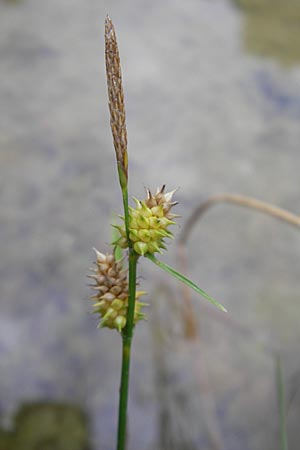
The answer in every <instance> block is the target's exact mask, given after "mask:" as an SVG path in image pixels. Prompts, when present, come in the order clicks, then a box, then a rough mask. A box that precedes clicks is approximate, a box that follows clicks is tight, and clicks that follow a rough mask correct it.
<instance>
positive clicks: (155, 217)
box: [113, 185, 179, 256]
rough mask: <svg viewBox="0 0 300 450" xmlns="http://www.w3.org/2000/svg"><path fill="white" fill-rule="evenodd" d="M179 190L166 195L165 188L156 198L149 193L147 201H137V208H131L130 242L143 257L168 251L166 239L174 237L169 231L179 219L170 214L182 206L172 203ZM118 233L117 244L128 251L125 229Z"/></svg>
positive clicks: (157, 192)
mask: <svg viewBox="0 0 300 450" xmlns="http://www.w3.org/2000/svg"><path fill="white" fill-rule="evenodd" d="M176 190H177V189H174V190H173V191H170V192H166V193H165V185H163V186H162V187H160V188H158V189H157V191H156V194H154V195H153V194H152V192H151V191H150V189H146V192H147V198H146V199H145V200H143V201H140V200H138V199H136V198H134V201H135V204H136V207H135V208H129V238H130V240H131V241H132V243H133V248H134V250H135V251H136V253H138V254H139V255H141V256H144V255H145V254H146V253H156V252H159V253H161V252H162V250H161V249H165V248H166V247H165V245H164V239H165V238H172V237H173V235H172V233H171V232H170V231H169V230H168V227H169V226H170V225H174V224H175V222H174V221H173V220H172V219H175V218H176V217H179V216H178V215H177V214H172V213H171V212H170V211H171V208H172V207H173V206H175V205H177V203H178V202H174V201H172V198H173V195H174V193H175V192H176ZM118 230H119V232H120V237H119V238H118V239H117V240H116V241H115V242H113V244H114V245H118V246H120V247H122V248H126V247H127V245H128V244H127V241H126V239H125V237H124V235H125V227H124V226H122V227H118Z"/></svg>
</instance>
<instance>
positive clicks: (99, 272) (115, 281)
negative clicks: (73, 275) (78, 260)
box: [88, 249, 146, 332]
mask: <svg viewBox="0 0 300 450" xmlns="http://www.w3.org/2000/svg"><path fill="white" fill-rule="evenodd" d="M94 250H95V252H96V268H95V269H91V270H92V273H91V274H89V275H88V277H89V278H91V279H92V280H94V281H95V284H93V285H92V286H91V288H92V289H93V290H95V292H96V293H95V294H94V295H93V296H92V297H91V298H92V299H93V300H94V305H93V307H94V312H95V313H98V314H99V315H100V318H101V321H100V323H99V325H98V326H99V327H107V328H112V329H113V328H115V329H116V330H118V331H119V332H121V331H122V329H123V328H124V327H125V325H126V314H127V307H128V281H127V269H123V268H122V261H118V262H117V261H116V259H115V256H114V255H113V254H106V255H104V254H103V253H100V252H99V251H98V250H96V249H94ZM144 294H145V292H142V291H137V292H136V302H135V311H134V324H136V323H137V322H138V321H139V320H142V319H144V318H145V314H143V313H142V312H141V308H142V307H143V306H145V305H146V304H145V303H142V302H140V301H139V300H138V299H139V297H141V296H142V295H144Z"/></svg>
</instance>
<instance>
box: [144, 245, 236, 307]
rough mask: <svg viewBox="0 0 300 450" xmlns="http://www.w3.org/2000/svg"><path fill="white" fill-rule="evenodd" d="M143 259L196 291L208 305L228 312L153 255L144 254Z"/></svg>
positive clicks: (191, 282)
mask: <svg viewBox="0 0 300 450" xmlns="http://www.w3.org/2000/svg"><path fill="white" fill-rule="evenodd" d="M145 257H146V258H148V259H150V261H152V262H153V263H154V264H156V265H157V266H158V267H160V268H161V269H163V270H164V271H165V272H167V273H169V274H170V275H172V276H173V277H175V278H177V280H179V281H181V282H182V283H184V284H186V285H187V286H189V287H190V288H191V289H193V290H194V291H196V292H197V293H198V294H200V295H202V297H204V298H206V300H208V301H209V302H210V303H212V304H213V305H215V306H216V307H217V308H219V309H220V310H221V311H223V312H226V313H227V312H228V311H227V309H226V308H225V307H224V306H223V305H221V303H219V302H217V300H215V299H214V298H213V297H211V296H210V295H208V294H207V293H206V292H205V291H203V289H201V288H200V287H199V286H197V285H196V284H195V283H194V282H193V281H191V280H189V279H188V278H187V277H185V276H184V275H183V274H182V273H180V272H177V270H175V269H173V267H170V266H169V265H168V264H165V263H163V262H162V261H159V260H158V259H157V258H156V257H155V256H154V255H152V254H150V253H146V254H145Z"/></svg>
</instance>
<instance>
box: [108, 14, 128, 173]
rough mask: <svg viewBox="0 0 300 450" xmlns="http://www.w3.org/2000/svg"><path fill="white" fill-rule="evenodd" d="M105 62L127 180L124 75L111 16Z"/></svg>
mask: <svg viewBox="0 0 300 450" xmlns="http://www.w3.org/2000/svg"><path fill="white" fill-rule="evenodd" d="M105 62H106V76H107V88H108V100H109V103H108V104H109V111H110V126H111V131H112V135H113V140H114V147H115V151H116V157H117V163H118V165H119V166H121V168H122V170H123V172H124V174H125V176H126V179H127V167H128V157H127V130H126V115H125V103H124V93H123V87H122V73H121V64H120V56H119V49H118V44H117V39H116V32H115V29H114V26H113V23H112V21H111V19H110V17H109V16H106V19H105Z"/></svg>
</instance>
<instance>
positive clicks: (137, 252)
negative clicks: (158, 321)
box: [89, 16, 226, 450]
mask: <svg viewBox="0 0 300 450" xmlns="http://www.w3.org/2000/svg"><path fill="white" fill-rule="evenodd" d="M105 60H106V75H107V87H108V100H109V111H110V125H111V130H112V135H113V143H114V148H115V154H116V162H117V169H118V176H119V184H120V188H121V193H122V201H123V212H124V214H123V215H121V216H120V218H121V220H122V223H120V224H119V225H116V224H114V225H113V227H114V228H115V232H116V233H115V234H117V236H116V237H115V239H114V241H113V242H112V244H111V245H112V247H111V250H110V252H108V253H101V252H99V251H98V250H96V249H95V251H96V262H95V268H93V269H92V272H91V273H90V274H89V277H90V278H92V279H93V280H94V284H93V286H92V288H93V289H94V291H95V294H94V295H93V296H92V299H93V300H94V305H93V306H94V310H95V313H97V314H98V315H99V316H100V322H99V327H107V328H110V329H115V330H116V331H117V332H119V333H120V335H121V337H122V368H121V381H120V391H119V392H120V393H119V416H118V432H117V446H116V448H117V450H124V449H125V445H126V421H127V403H128V388H129V373H130V358H131V343H132V338H133V334H134V328H135V325H136V324H137V323H138V322H139V321H140V320H142V319H144V318H145V313H144V312H143V308H144V306H145V305H146V304H145V303H143V302H141V301H140V297H141V296H143V295H144V294H145V292H143V291H138V290H137V289H136V287H137V282H136V278H137V262H138V260H139V259H140V258H147V259H148V260H150V261H151V262H152V263H154V264H156V265H157V266H158V267H159V268H160V269H162V270H164V271H166V272H167V273H169V274H170V275H172V276H173V277H175V278H177V279H178V280H180V281H181V282H183V283H185V284H186V285H187V286H189V287H190V288H192V289H194V291H196V292H197V293H198V294H200V295H202V296H203V297H204V298H206V299H207V300H209V301H210V302H211V303H213V304H214V305H215V306H217V307H218V308H219V309H221V310H222V311H226V309H225V308H224V307H223V306H222V305H221V304H220V303H218V302H217V301H216V300H215V299H213V298H212V297H211V296H210V295H208V294H207V293H206V292H205V291H203V290H202V289H201V288H200V287H199V286H197V285H196V284H195V283H194V282H193V281H191V280H189V279H188V278H187V277H185V276H184V275H183V274H181V273H179V272H177V271H176V270H175V269H174V268H172V267H170V266H169V265H167V264H165V263H164V262H162V261H160V260H158V259H157V258H156V256H155V253H160V254H161V253H162V251H163V250H166V249H167V242H166V240H167V239H171V238H172V237H173V234H172V232H171V231H170V229H169V227H170V226H172V225H174V224H175V219H176V218H177V217H179V216H178V215H177V214H174V213H173V212H171V210H172V208H173V207H174V206H175V205H176V204H177V202H176V201H173V196H174V194H175V192H176V189H174V190H173V191H170V192H165V185H164V184H163V185H162V187H160V188H158V189H157V191H156V193H155V194H154V193H152V192H151V191H150V190H149V189H147V190H146V194H147V195H146V198H145V199H144V200H139V199H136V198H134V202H135V206H134V207H131V206H129V194H128V153H127V129H126V118H125V104H124V93H123V87H122V75H121V65H120V57H119V50H118V45H117V40H116V33H115V29H114V26H113V23H112V21H111V19H110V18H109V17H108V16H107V17H106V20H105ZM120 250H122V251H125V252H126V257H125V258H121V257H120V254H121V251H120Z"/></svg>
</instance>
